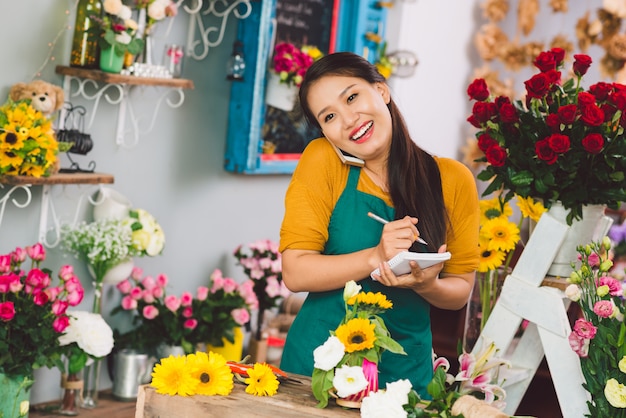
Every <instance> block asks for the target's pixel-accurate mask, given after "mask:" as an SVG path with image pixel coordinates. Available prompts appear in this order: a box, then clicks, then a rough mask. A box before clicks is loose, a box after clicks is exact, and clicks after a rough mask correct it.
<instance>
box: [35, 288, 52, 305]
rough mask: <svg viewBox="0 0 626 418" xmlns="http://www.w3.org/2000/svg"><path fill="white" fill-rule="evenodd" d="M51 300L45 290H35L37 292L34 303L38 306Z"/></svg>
mask: <svg viewBox="0 0 626 418" xmlns="http://www.w3.org/2000/svg"><path fill="white" fill-rule="evenodd" d="M49 300H50V298H49V297H48V295H47V294H46V292H44V291H41V290H35V292H34V293H33V303H34V304H35V305H37V306H43V305H45V304H46V303H48V301H49Z"/></svg>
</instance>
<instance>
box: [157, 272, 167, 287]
mask: <svg viewBox="0 0 626 418" xmlns="http://www.w3.org/2000/svg"><path fill="white" fill-rule="evenodd" d="M156 281H157V285H158V286H160V287H165V286H167V283H168V282H169V279H168V278H167V276H166V275H165V274H159V275H158V276H157V279H156Z"/></svg>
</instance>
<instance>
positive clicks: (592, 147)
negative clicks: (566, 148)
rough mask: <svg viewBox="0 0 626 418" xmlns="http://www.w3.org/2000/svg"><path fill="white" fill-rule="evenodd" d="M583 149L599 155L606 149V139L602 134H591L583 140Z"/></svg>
mask: <svg viewBox="0 0 626 418" xmlns="http://www.w3.org/2000/svg"><path fill="white" fill-rule="evenodd" d="M582 144H583V148H584V149H585V151H587V152H588V153H590V154H599V153H600V151H602V147H604V137H603V136H602V135H600V134H589V135H587V136H586V137H584V138H583V140H582Z"/></svg>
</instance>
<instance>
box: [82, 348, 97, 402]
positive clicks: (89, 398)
mask: <svg viewBox="0 0 626 418" xmlns="http://www.w3.org/2000/svg"><path fill="white" fill-rule="evenodd" d="M101 365H102V360H94V361H93V362H92V363H91V364H88V365H87V366H85V368H84V369H83V381H84V387H83V400H82V402H81V405H80V406H81V408H85V409H93V408H95V407H97V406H98V387H99V380H100V366H101Z"/></svg>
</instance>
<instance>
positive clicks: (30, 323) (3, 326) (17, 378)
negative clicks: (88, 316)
mask: <svg viewBox="0 0 626 418" xmlns="http://www.w3.org/2000/svg"><path fill="white" fill-rule="evenodd" d="M45 259H46V251H45V249H44V247H43V245H41V244H40V243H37V244H35V245H32V246H28V247H25V248H22V247H17V248H16V249H15V250H14V251H12V252H10V253H8V254H2V255H0V353H2V354H1V355H0V385H2V396H0V415H4V416H7V417H16V416H23V415H26V414H28V399H29V395H30V387H31V385H32V384H33V370H34V369H38V368H41V367H44V366H45V367H62V363H61V351H60V349H59V336H60V335H61V334H62V333H63V332H64V331H65V330H66V328H67V327H68V325H69V321H70V319H69V316H68V315H67V312H66V310H67V308H68V307H69V306H77V305H78V304H80V302H81V301H82V300H83V294H84V291H83V288H82V286H81V284H80V280H79V279H78V277H76V275H75V274H74V270H73V268H72V266H70V265H65V266H62V267H61V268H60V269H59V272H58V277H59V283H58V284H57V285H53V278H52V272H51V270H49V269H47V268H44V267H42V266H41V264H42V263H43V262H44V261H45ZM27 260H29V261H30V265H29V266H28V267H22V265H23V264H24V263H26V262H27ZM24 411H25V413H24V414H22V412H24Z"/></svg>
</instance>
